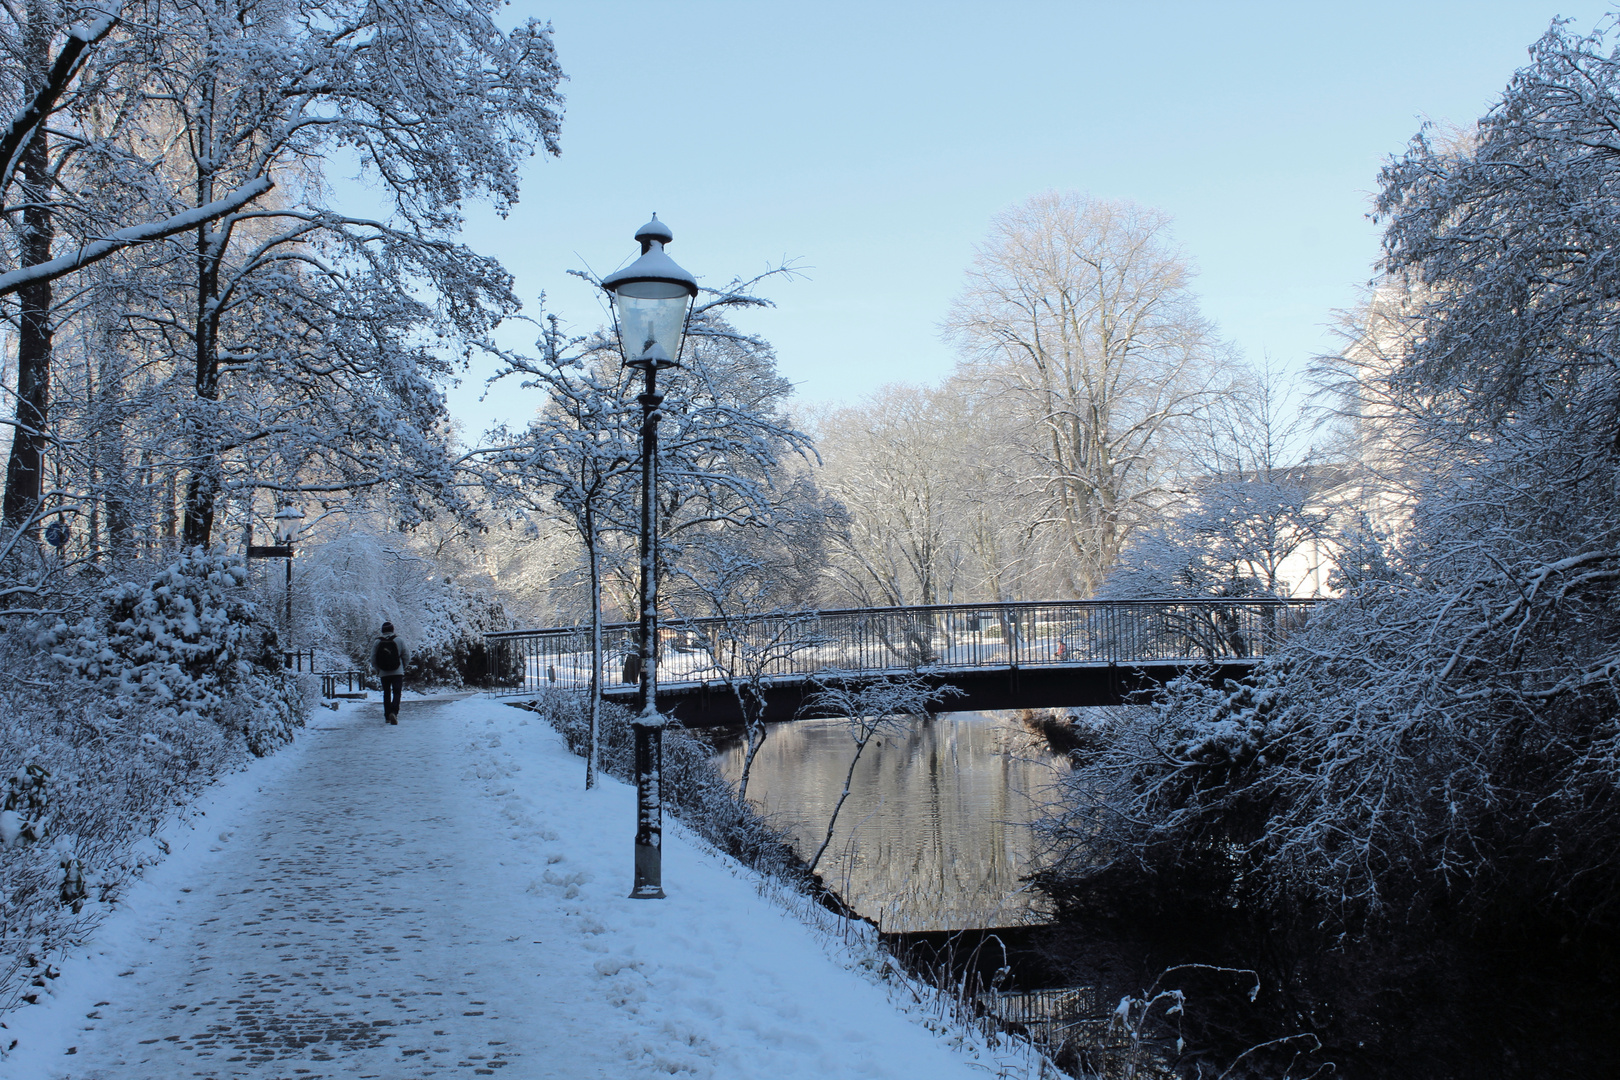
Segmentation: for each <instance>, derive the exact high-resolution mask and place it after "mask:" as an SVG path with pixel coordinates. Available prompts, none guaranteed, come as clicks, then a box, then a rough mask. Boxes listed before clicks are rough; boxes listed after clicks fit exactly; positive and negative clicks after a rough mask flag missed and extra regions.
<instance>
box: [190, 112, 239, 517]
mask: <svg viewBox="0 0 1620 1080" xmlns="http://www.w3.org/2000/svg"><path fill="white" fill-rule="evenodd" d="M212 104H213V94H212V92H211V91H208V92H205V95H204V102H203V108H202V111H201V120H200V123H199V125H198V126H199V131H198V134H197V140H198V144H199V145H201V146H205V147H209V148H210V149H212V143H213V127H212V124H211V123H210V117H211V113H210V109H211V106H212ZM213 200H214V178H213V176H212V175H211V174H210V173H208V172H206V171H204V172H200V173H199V174H198V176H197V205H198V206H206V205H207V204H208V203H210V202H212V201H213ZM229 228H230V227H229V225H227V226H225V229H226V230H227V231H225V232H221V233H220V234H219V235H217V236H216V235H215V233H214V230H213V228H212V227H211V226H209V225H208V224H203V225H199V226H198V227H197V312H196V323H195V329H194V331H193V340H194V341H195V344H196V357H197V381H196V390H197V399H198V402H197V404H198V407H197V408H196V409H194V410H193V412H192V416H191V432H190V440H191V447H190V451H191V476H190V477H189V478H188V479H187V481H186V516H185V525H184V526H183V527H182V530H181V533H182V535H181V540H182V542H183V543H184V544H185V545H186V546H187V547H193V546H197V547H207V546H208V543H209V540H210V539H211V538H212V536H213V532H214V504H215V502H216V501H217V500H218V499H219V494H220V489H221V488H222V487H223V483H222V480H223V477H222V475H221V464H220V460H219V447H218V445H217V443H218V439H217V435H216V433H215V430H214V428H215V416H214V412H215V410H214V408H213V405H214V403H215V402H217V401H218V400H219V317H220V310H219V263H220V258H221V257H222V255H223V253H224V251H225V245H226V243H227V239H228V230H229Z"/></svg>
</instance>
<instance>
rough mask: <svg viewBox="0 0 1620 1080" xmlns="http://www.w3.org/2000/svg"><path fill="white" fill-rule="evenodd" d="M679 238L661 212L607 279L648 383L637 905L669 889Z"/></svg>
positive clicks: (627, 346) (693, 283) (681, 307)
mask: <svg viewBox="0 0 1620 1080" xmlns="http://www.w3.org/2000/svg"><path fill="white" fill-rule="evenodd" d="M674 238H675V234H674V233H672V232H670V231H669V226H667V225H665V224H664V223H663V222H661V221H659V220H658V215H657V214H654V215H653V218H652V220H651V221H649V222H647V224H645V225H643V226H642V227H641V228H640V229H638V230H636V239H637V240H638V241H640V243H641V257H640V258H639V259H637V260H636V261H635V262H633V263H631V264H630V265H629V266H627V267H625V268H624V269H623V270H620V271H618V272H616V273H612V274H609V275H608V276H607V277H605V278H603V279H602V288H604V289H606V290H607V291H608V293H609V294H610V295H611V296H612V297H613V321H614V324H615V325H616V326H617V327H618V331H619V350H620V352H622V353H623V355H624V362H625V363H626V364H627V365H629V366H630V367H633V368H640V369H641V372H642V376H643V378H644V380H645V383H644V386H643V391H642V394H641V396H640V397H639V398H637V400H638V401H639V402H640V403H641V631H640V639H641V640H640V649H641V657H640V659H641V669H640V676H641V708H640V711H639V713H638V714H637V716H636V718H635V719H634V720H633V721H631V728H632V730H633V731H634V732H635V741H636V876H635V886H634V888H632V889H631V891H630V897H631V899H635V900H661V899H663V897H664V885H663V877H664V873H663V792H662V790H661V784H662V782H663V764H664V761H663V759H664V718H663V717H662V716H660V715H659V713H658V522H657V514H658V498H657V497H658V421H659V419H660V416H659V412H658V407H659V406H660V405H662V404H663V402H664V397H663V395H662V394H660V393H659V392H658V373H659V372H660V371H661V370H663V369H665V368H672V367H679V366H680V356H681V344H682V341H683V339H684V338H685V336H686V319H687V316H688V315H689V314H690V312H691V309H692V299H693V297H695V296H697V279H696V278H694V277H692V275H691V274H689V273H687V272H686V271H685V270H682V269H681V268H680V267H679V266H678V265H676V263H675V260H674V259H671V258H670V257H669V256H668V255H666V254H664V245H665V244H667V243H669V242H670V241H671V240H673V239H674Z"/></svg>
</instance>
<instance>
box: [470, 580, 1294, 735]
mask: <svg viewBox="0 0 1620 1080" xmlns="http://www.w3.org/2000/svg"><path fill="white" fill-rule="evenodd" d="M1311 603H1312V601H1297V600H1290V601H1280V600H1269V601H1268V600H1242V601H1238V600H1139V601H1095V600H1082V601H1070V602H1061V603H1018V604H990V605H968V604H957V605H934V606H929V607H912V608H869V609H857V610H844V611H823V612H792V613H785V614H776V615H759V616H748V617H743V618H731V619H726V618H709V619H689V620H670V621H668V622H664V623H662V624H661V625H660V628H659V630H660V633H659V663H658V674H659V686H658V693H659V704H660V707H661V708H663V709H664V710H665V711H666V712H670V713H672V714H673V715H675V716H677V717H679V718H680V719H681V720H682V721H683V722H685V723H687V724H689V725H706V724H725V723H734V722H737V720H739V719H740V713H739V711H738V707H737V703H736V695H735V693H734V689H735V688H736V687H738V686H740V685H743V684H747V683H753V684H756V685H758V686H759V687H760V688H761V690H762V691H763V692H764V696H765V700H766V716H767V718H768V719H773V720H776V719H782V720H786V719H792V718H794V717H795V716H803V715H811V714H810V713H808V712H805V711H804V710H803V706H804V703H805V702H806V701H807V700H808V698H809V696H810V694H811V693H813V690H814V685H813V684H814V680H815V679H817V678H840V679H846V680H847V679H859V678H873V677H878V676H882V675H893V674H901V673H912V672H918V673H922V674H924V675H925V676H926V677H928V678H930V679H932V680H935V681H937V682H939V683H942V684H949V685H952V686H955V687H957V688H958V689H961V690H963V691H965V696H963V697H961V698H953V699H952V701H951V706H952V707H953V708H956V709H963V710H968V709H1008V708H1037V707H1057V706H1063V705H1107V704H1120V703H1122V702H1124V701H1126V700H1128V699H1129V698H1130V696H1131V695H1133V694H1136V693H1138V692H1140V691H1142V690H1145V689H1149V688H1151V687H1152V686H1155V685H1158V684H1160V683H1162V682H1163V681H1164V680H1165V679H1167V678H1170V677H1172V676H1173V675H1175V674H1178V673H1180V672H1183V671H1187V670H1191V669H1195V668H1196V669H1209V670H1211V671H1212V673H1213V674H1215V675H1216V676H1217V677H1229V676H1233V675H1238V674H1241V673H1243V672H1246V671H1248V670H1249V669H1250V668H1252V666H1253V664H1254V662H1255V660H1256V659H1258V658H1259V657H1261V656H1264V655H1265V653H1266V651H1267V650H1268V649H1269V648H1272V647H1274V646H1275V644H1276V642H1278V641H1279V640H1281V639H1282V638H1283V637H1285V636H1286V635H1287V634H1288V633H1290V632H1292V631H1293V630H1294V629H1296V628H1298V627H1300V626H1302V625H1303V624H1304V621H1305V619H1306V618H1307V613H1308V611H1309V609H1310V605H1311ZM636 638H637V626H636V625H635V624H634V623H615V624H611V625H608V626H606V627H604V628H603V633H602V655H603V662H604V672H603V678H604V684H605V685H604V688H603V694H604V696H605V697H607V698H609V699H612V700H629V699H630V698H631V697H632V696H633V694H634V692H635V688H634V683H635V682H636V678H635V657H636V655H637V654H638V652H639V650H638V648H637V642H636ZM485 640H486V648H487V650H488V657H489V674H490V679H491V683H492V685H494V686H495V687H496V693H500V694H510V695H526V694H533V693H537V692H538V691H540V690H541V689H543V688H553V689H559V690H578V691H584V690H587V689H588V688H589V686H590V658H591V644H590V630H589V628H588V627H577V626H576V627H557V628H551V629H543V630H511V631H504V632H502V633H496V634H488V635H486V636H485Z"/></svg>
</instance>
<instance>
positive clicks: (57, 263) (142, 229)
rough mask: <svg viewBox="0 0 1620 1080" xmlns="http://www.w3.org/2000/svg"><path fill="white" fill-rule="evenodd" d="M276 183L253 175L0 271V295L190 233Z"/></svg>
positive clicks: (266, 177)
mask: <svg viewBox="0 0 1620 1080" xmlns="http://www.w3.org/2000/svg"><path fill="white" fill-rule="evenodd" d="M273 187H275V183H274V182H273V181H272V180H271V179H270V178H269V177H268V176H259V177H255V178H254V179H252V180H249V181H248V182H247V183H245V184H243V185H242V186H241V187H239V188H237V189H236V190H235V191H233V192H231V193H230V194H229V195H226V196H225V197H224V198H221V199H215V200H214V201H213V202H211V203H206V204H204V205H202V206H197V207H193V208H192V209H190V210H184V211H181V212H180V213H178V214H174V215H172V216H170V217H167V218H164V219H163V220H162V221H153V222H148V223H147V224H145V225H131V226H130V227H129V228H127V229H120V230H118V231H117V232H115V233H113V234H111V235H110V236H106V237H104V238H102V239H100V240H92V241H91V242H89V243H87V244H82V245H80V246H79V248H78V249H77V250H75V251H73V252H70V253H69V254H67V255H62V256H59V257H58V258H55V259H51V260H50V261H49V262H42V263H39V264H37V265H35V266H24V267H21V268H19V269H16V270H12V271H10V272H9V273H6V274H0V296H9V295H10V294H12V293H14V292H16V291H17V290H18V289H22V288H26V287H27V286H29V285H33V284H36V283H38V282H42V281H54V280H56V279H57V278H59V277H63V276H65V275H67V274H71V273H73V272H74V271H75V270H81V269H83V268H84V267H86V266H89V265H91V264H92V263H97V262H100V261H101V260H102V259H105V258H107V257H108V256H109V255H113V254H116V253H117V252H119V251H122V250H123V249H124V248H127V247H133V246H134V245H137V244H147V243H151V242H152V241H154V240H162V239H164V238H165V237H169V236H173V235H175V234H176V233H183V232H189V231H190V230H192V229H195V228H197V227H198V226H199V225H203V224H206V223H207V222H210V221H215V220H217V219H219V218H222V217H225V216H226V215H227V214H231V213H234V212H235V211H237V210H240V209H241V208H242V207H244V206H246V205H247V204H248V203H250V202H252V201H253V200H254V199H257V198H258V197H259V196H261V195H263V194H264V193H265V192H267V191H269V190H270V189H271V188H273Z"/></svg>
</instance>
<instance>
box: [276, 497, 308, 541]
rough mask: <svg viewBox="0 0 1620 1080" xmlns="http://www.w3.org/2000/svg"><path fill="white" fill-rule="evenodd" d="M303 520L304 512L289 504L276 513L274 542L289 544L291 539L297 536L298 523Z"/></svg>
mask: <svg viewBox="0 0 1620 1080" xmlns="http://www.w3.org/2000/svg"><path fill="white" fill-rule="evenodd" d="M303 520H304V512H303V511H302V510H300V509H298V508H297V507H296V506H293V505H291V504H290V503H289V504H288V505H286V506H283V507H282V508H281V509H280V510H277V511H276V542H277V543H279V544H290V543H292V541H293V537H295V536H297V535H298V523H299V522H300V521H303Z"/></svg>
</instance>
